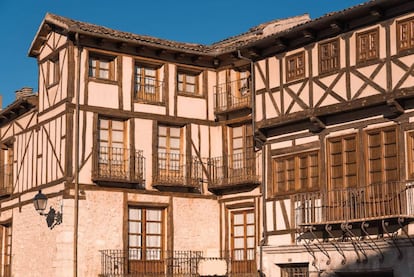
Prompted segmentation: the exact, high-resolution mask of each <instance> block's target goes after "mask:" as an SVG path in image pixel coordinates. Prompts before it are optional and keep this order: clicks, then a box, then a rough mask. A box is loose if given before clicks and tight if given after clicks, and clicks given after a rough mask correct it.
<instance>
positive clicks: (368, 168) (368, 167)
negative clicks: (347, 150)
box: [364, 126, 400, 185]
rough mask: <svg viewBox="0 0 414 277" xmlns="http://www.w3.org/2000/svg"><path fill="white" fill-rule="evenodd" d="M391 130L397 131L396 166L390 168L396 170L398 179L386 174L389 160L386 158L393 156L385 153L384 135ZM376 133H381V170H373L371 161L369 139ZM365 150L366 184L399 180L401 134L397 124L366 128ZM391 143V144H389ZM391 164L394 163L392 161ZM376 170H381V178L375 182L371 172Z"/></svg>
mask: <svg viewBox="0 0 414 277" xmlns="http://www.w3.org/2000/svg"><path fill="white" fill-rule="evenodd" d="M389 131H394V132H395V159H396V162H395V168H388V170H390V169H391V170H395V171H396V173H395V175H396V180H388V179H387V176H386V169H387V165H388V164H387V161H386V159H389V158H390V157H392V156H391V155H390V154H389V153H387V154H385V149H384V148H385V147H386V142H385V138H384V135H385V133H386V132H389ZM374 134H379V135H380V140H381V141H380V145H379V147H380V150H381V156H380V158H379V160H380V163H381V164H380V170H377V171H371V165H370V161H371V156H370V151H369V150H370V147H371V146H370V145H369V139H370V136H371V135H374ZM364 141H365V142H364V151H365V153H366V154H365V156H366V184H367V185H372V184H378V183H386V182H395V181H399V179H400V176H399V166H398V161H399V150H398V149H399V147H400V145H399V134H398V130H397V127H396V126H389V127H384V128H377V129H372V130H366V131H365V140H364ZM388 145H391V144H388ZM376 153H378V151H376ZM390 164H393V163H392V162H391V163H390ZM375 172H381V180H380V181H379V182H375V181H372V179H373V178H372V176H371V173H375Z"/></svg>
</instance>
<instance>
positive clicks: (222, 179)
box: [208, 151, 261, 193]
mask: <svg viewBox="0 0 414 277" xmlns="http://www.w3.org/2000/svg"><path fill="white" fill-rule="evenodd" d="M208 164H209V167H210V180H209V190H210V191H213V192H216V193H225V192H234V191H245V190H250V189H252V188H254V187H256V186H258V185H259V184H260V179H261V178H260V169H259V162H258V157H257V153H255V152H254V151H247V152H240V153H236V154H233V155H228V156H223V157H216V158H211V159H209V162H208Z"/></svg>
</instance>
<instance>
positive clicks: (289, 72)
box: [285, 51, 306, 82]
mask: <svg viewBox="0 0 414 277" xmlns="http://www.w3.org/2000/svg"><path fill="white" fill-rule="evenodd" d="M285 60H286V82H290V81H294V80H298V79H302V78H304V77H305V71H306V66H305V63H306V61H305V51H301V52H299V53H296V54H293V55H290V56H287V57H286V59H285ZM292 64H293V65H294V66H291V65H292ZM291 67H292V68H291Z"/></svg>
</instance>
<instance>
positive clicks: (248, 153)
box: [230, 125, 255, 177]
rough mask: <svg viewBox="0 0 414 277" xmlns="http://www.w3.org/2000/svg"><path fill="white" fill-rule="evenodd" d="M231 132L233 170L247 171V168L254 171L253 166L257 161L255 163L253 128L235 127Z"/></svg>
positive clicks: (245, 126)
mask: <svg viewBox="0 0 414 277" xmlns="http://www.w3.org/2000/svg"><path fill="white" fill-rule="evenodd" d="M230 132H231V142H230V147H231V149H230V150H231V168H232V169H233V170H237V169H247V168H250V170H251V169H254V166H253V165H254V162H255V161H254V155H253V131H252V126H251V125H242V126H239V127H233V128H231V129H230ZM233 173H236V172H233ZM245 173H247V172H245ZM251 173H252V172H251ZM240 174H242V172H240ZM237 175H238V174H237ZM237 175H236V176H237ZM236 176H234V177H236Z"/></svg>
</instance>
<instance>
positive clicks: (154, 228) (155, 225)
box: [147, 222, 161, 234]
mask: <svg viewBox="0 0 414 277" xmlns="http://www.w3.org/2000/svg"><path fill="white" fill-rule="evenodd" d="M147 234H161V223H159V222H147Z"/></svg>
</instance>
